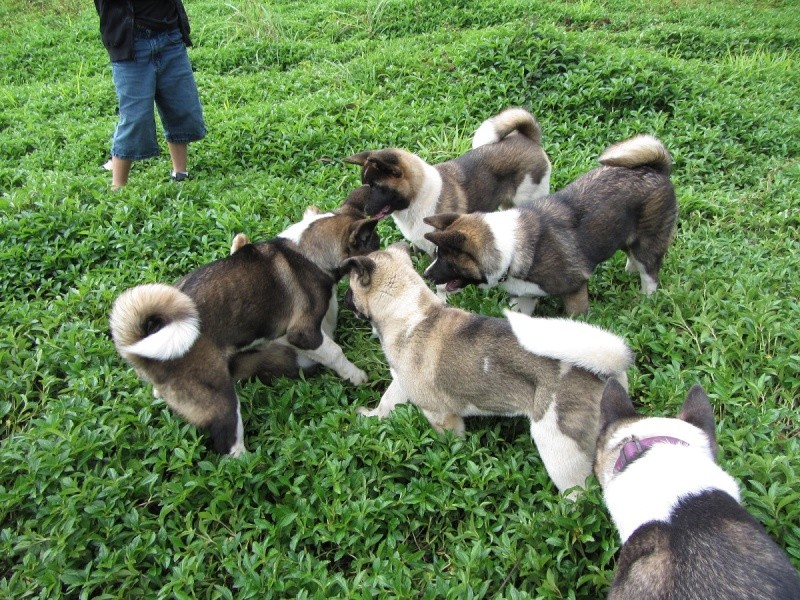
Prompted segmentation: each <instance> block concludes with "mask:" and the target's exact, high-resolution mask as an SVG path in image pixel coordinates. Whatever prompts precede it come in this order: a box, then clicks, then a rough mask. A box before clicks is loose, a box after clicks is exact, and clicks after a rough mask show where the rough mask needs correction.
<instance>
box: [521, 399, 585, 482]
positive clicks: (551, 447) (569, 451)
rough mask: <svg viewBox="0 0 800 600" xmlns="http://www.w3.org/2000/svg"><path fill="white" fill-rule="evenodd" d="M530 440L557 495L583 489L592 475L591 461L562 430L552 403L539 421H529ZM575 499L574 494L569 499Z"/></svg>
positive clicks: (554, 405) (554, 404)
mask: <svg viewBox="0 0 800 600" xmlns="http://www.w3.org/2000/svg"><path fill="white" fill-rule="evenodd" d="M594 433H595V435H597V434H596V432H594ZM531 438H533V442H534V443H535V444H536V449H537V450H538V451H539V456H541V458H542V462H543V463H544V468H545V469H546V470H547V474H548V475H550V479H552V480H553V483H555V484H556V487H557V488H558V491H559V492H562V493H563V492H564V491H566V490H568V489H569V488H571V487H575V486H580V487H584V484H585V481H586V478H587V477H588V476H589V475H590V474H591V472H592V457H590V456H587V454H586V452H584V451H583V450H582V449H581V447H580V445H579V444H578V443H577V442H576V441H575V440H573V439H572V438H571V437H569V436H568V435H566V434H565V433H564V432H563V431H562V430H561V427H560V425H559V419H558V414H557V411H556V403H555V402H551V403H550V406H549V407H548V408H547V411H545V414H544V415H543V416H542V418H541V419H539V420H538V421H535V420H534V419H531ZM574 496H575V494H574V493H573V494H571V495H570V497H574Z"/></svg>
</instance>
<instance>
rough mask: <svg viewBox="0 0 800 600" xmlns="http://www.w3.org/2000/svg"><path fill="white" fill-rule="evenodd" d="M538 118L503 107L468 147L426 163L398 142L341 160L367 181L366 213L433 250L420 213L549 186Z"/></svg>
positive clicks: (492, 205)
mask: <svg viewBox="0 0 800 600" xmlns="http://www.w3.org/2000/svg"><path fill="white" fill-rule="evenodd" d="M541 141H542V134H541V129H540V127H539V123H538V122H537V121H536V119H535V118H534V117H533V115H531V114H530V113H529V112H528V111H527V110H524V109H522V108H509V109H506V110H504V111H503V112H501V113H499V114H497V115H496V116H494V117H492V118H490V119H487V120H486V121H484V122H483V124H481V126H480V127H479V128H478V130H477V131H476V132H475V135H474V136H473V139H472V148H473V149H472V150H471V151H470V152H467V153H466V154H464V155H462V156H459V157H458V158H455V159H453V160H449V161H446V162H443V163H439V164H437V165H430V164H428V163H427V162H425V161H424V160H422V158H420V157H419V156H417V155H416V154H412V153H411V152H408V151H406V150H401V149H399V148H386V149H383V150H376V151H367V152H361V153H359V154H354V155H353V156H350V157H347V158H345V159H344V161H345V162H348V163H353V164H357V165H361V182H362V183H365V184H368V185H369V186H370V196H369V200H368V201H367V203H366V206H365V211H366V213H367V214H368V215H373V216H376V217H379V218H382V217H385V216H387V215H389V214H391V215H392V218H393V219H394V221H395V223H396V224H397V227H398V228H399V229H400V231H401V233H402V234H403V236H404V237H405V238H406V239H407V240H408V241H409V242H411V243H412V244H413V245H414V246H416V247H417V248H419V249H420V250H423V251H424V252H427V253H428V254H431V255H432V254H433V250H434V245H433V244H432V243H431V242H430V241H428V240H426V239H425V234H426V233H428V232H430V231H433V228H432V227H431V226H430V225H427V224H426V223H425V222H424V219H425V217H429V216H432V215H435V214H437V213H442V212H452V213H469V212H474V211H483V212H488V211H493V210H495V209H497V207H499V206H503V207H511V206H518V205H521V204H525V203H527V202H530V201H532V200H534V199H536V198H539V197H540V196H546V195H547V194H548V192H549V191H550V170H551V167H550V160H549V159H548V158H547V154H545V152H544V150H543V149H542V146H541Z"/></svg>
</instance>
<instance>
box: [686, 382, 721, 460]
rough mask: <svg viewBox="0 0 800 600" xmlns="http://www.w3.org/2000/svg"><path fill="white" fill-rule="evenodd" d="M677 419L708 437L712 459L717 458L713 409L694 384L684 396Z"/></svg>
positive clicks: (699, 387) (700, 389) (701, 389)
mask: <svg viewBox="0 0 800 600" xmlns="http://www.w3.org/2000/svg"><path fill="white" fill-rule="evenodd" d="M678 418H679V419H681V420H683V421H686V422H687V423H689V424H690V425H694V426H695V427H697V428H698V429H701V430H702V431H703V433H705V434H706V436H708V439H709V442H710V444H711V451H712V453H713V454H714V459H715V460H716V458H717V433H716V430H715V429H714V409H713V408H712V407H711V402H709V400H708V395H707V394H706V392H705V390H704V389H703V388H702V387H701V386H700V385H699V384H695V385H693V386H692V389H690V390H689V393H688V394H687V395H686V400H684V402H683V407H682V408H681V412H680V413H679V414H678Z"/></svg>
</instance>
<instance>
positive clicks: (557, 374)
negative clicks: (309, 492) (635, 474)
mask: <svg viewBox="0 0 800 600" xmlns="http://www.w3.org/2000/svg"><path fill="white" fill-rule="evenodd" d="M342 268H343V269H347V270H349V271H350V288H349V290H348V292H347V294H346V296H345V303H346V305H349V306H351V307H352V308H353V309H354V310H355V311H356V314H358V315H359V316H362V317H363V318H367V319H369V320H370V321H371V322H372V325H373V327H374V329H375V330H376V331H377V333H378V337H379V338H380V341H381V346H382V348H383V352H384V354H385V356H386V360H387V362H388V363H389V369H390V372H391V375H392V382H391V384H390V385H389V387H388V388H387V390H386V392H385V393H384V394H383V397H382V398H381V401H380V404H379V405H378V407H377V408H376V409H374V410H363V409H362V410H360V411H359V412H361V414H364V415H368V416H377V417H380V418H383V417H386V416H388V415H389V414H390V413H391V412H392V410H393V409H394V407H395V406H396V405H398V404H402V403H405V402H409V401H410V402H411V403H412V404H414V405H415V406H417V407H418V408H420V409H421V410H422V412H423V413H424V414H425V416H426V417H427V419H428V421H429V422H430V424H431V425H432V426H433V427H434V428H435V429H436V430H437V431H440V432H441V431H443V430H450V431H453V432H454V433H456V434H459V435H463V433H464V419H463V417H466V416H473V415H498V416H526V417H528V419H529V420H530V426H531V437H532V438H533V440H534V442H535V443H536V447H537V448H538V450H539V454H540V455H541V457H542V461H543V463H544V465H545V468H546V469H547V472H548V474H549V475H550V477H551V479H552V480H553V482H554V483H555V485H556V486H557V487H558V489H559V490H560V491H562V492H563V491H564V490H567V489H568V488H571V487H573V486H583V485H584V480H585V479H586V477H587V476H589V475H590V474H591V470H592V461H593V458H594V450H595V442H596V440H597V430H598V425H599V418H600V396H601V394H602V392H603V386H604V384H605V382H606V380H607V379H608V378H609V377H616V378H618V379H620V380H622V381H624V382H627V376H626V371H627V369H628V368H629V367H630V365H631V363H632V353H631V351H630V349H629V348H628V346H627V345H626V344H625V342H624V341H623V340H622V339H620V338H619V337H617V336H615V335H613V334H611V333H609V332H607V331H605V330H602V329H600V328H598V327H594V326H592V325H588V324H586V323H581V322H578V321H573V320H570V319H534V318H531V317H527V316H525V315H522V314H519V313H514V312H510V311H507V312H506V318H496V317H486V316H482V315H479V314H473V313H469V312H466V311H464V310H461V309H459V308H455V307H452V306H447V305H446V304H445V303H444V302H443V301H442V300H441V299H440V298H439V297H438V296H437V295H436V294H435V293H434V292H432V291H431V290H430V289H429V288H428V286H427V285H426V284H425V282H424V281H423V280H422V277H421V276H420V275H419V274H418V273H417V272H416V271H415V270H414V267H413V265H412V262H411V258H410V256H409V253H408V247H407V246H406V245H405V244H394V245H392V246H390V247H389V248H388V249H387V250H385V251H378V252H373V253H370V254H368V255H367V256H362V257H355V258H350V259H348V260H347V261H345V262H344V264H343V265H342Z"/></svg>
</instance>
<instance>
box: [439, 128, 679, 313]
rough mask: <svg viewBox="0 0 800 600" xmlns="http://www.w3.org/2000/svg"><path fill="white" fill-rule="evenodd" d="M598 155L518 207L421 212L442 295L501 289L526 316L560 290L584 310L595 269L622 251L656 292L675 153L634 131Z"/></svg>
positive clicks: (670, 219) (571, 305)
mask: <svg viewBox="0 0 800 600" xmlns="http://www.w3.org/2000/svg"><path fill="white" fill-rule="evenodd" d="M599 160H600V163H601V164H602V165H603V166H602V167H600V168H598V169H595V170H593V171H590V172H589V173H587V174H585V175H583V176H582V177H580V178H579V179H577V180H576V181H574V182H572V183H571V184H569V185H568V186H567V187H565V188H564V189H562V190H560V191H558V192H556V193H555V194H552V195H550V196H547V197H545V198H540V199H538V200H536V201H535V202H533V203H531V204H528V205H526V206H523V207H518V208H513V209H510V210H506V211H500V212H488V213H479V212H476V213H473V214H468V215H462V214H458V213H457V211H456V212H452V213H444V214H438V215H434V216H431V217H427V218H426V219H425V222H426V223H427V224H428V225H430V226H431V227H433V228H434V229H435V231H434V232H431V233H426V234H425V238H426V239H427V240H428V241H429V242H431V243H433V244H435V245H436V247H437V254H436V259H435V260H434V262H433V263H432V264H431V265H430V266H429V267H428V268H427V269H426V271H425V275H426V277H428V278H429V279H430V280H432V281H433V282H435V283H436V284H438V285H444V286H445V289H446V290H447V291H448V292H454V291H456V290H458V289H460V288H462V287H464V286H466V285H469V284H476V285H479V286H481V287H494V286H497V285H500V286H502V287H503V288H504V289H506V290H507V291H508V292H509V293H510V294H511V295H512V305H513V306H515V307H516V308H518V310H520V311H522V312H525V313H527V314H532V313H533V311H534V309H535V307H536V303H537V301H538V298H539V297H542V296H558V297H560V298H561V299H562V300H563V302H564V305H565V309H566V312H567V313H568V314H570V315H574V314H579V313H585V312H587V311H588V310H589V291H588V285H587V282H588V280H589V278H590V277H591V275H592V273H593V272H594V269H595V267H597V265H598V264H600V263H601V262H603V261H605V260H607V259H608V258H610V257H611V256H612V255H613V254H614V253H615V252H616V251H617V250H624V251H625V253H626V254H627V255H628V264H627V266H626V270H628V271H633V272H636V271H638V272H639V275H640V279H641V289H642V292H643V293H645V294H651V293H653V292H654V291H655V290H656V288H657V287H658V276H659V272H660V270H661V264H662V262H663V259H664V255H665V254H666V252H667V248H668V247H669V245H670V243H671V242H672V238H673V234H674V230H675V221H676V219H677V214H678V205H677V202H676V200H675V191H674V189H673V186H672V182H671V181H670V178H669V174H670V171H671V168H672V159H671V158H670V155H669V153H668V152H667V150H666V148H665V147H664V145H663V144H662V143H661V142H660V141H659V140H657V139H656V138H654V137H652V136H648V135H640V136H636V137H633V138H631V139H629V140H626V141H624V142H620V143H619V144H616V145H614V146H611V147H610V148H608V149H607V150H606V151H605V152H604V153H603V154H602V156H600V159H599Z"/></svg>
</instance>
